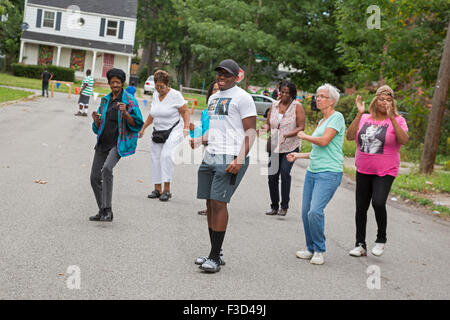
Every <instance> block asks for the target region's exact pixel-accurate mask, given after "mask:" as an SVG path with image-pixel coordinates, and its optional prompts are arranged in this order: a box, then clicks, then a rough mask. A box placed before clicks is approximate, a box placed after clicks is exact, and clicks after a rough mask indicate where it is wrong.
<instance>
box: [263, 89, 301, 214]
mask: <svg viewBox="0 0 450 320" xmlns="http://www.w3.org/2000/svg"><path fill="white" fill-rule="evenodd" d="M280 95H281V97H280V100H278V101H276V102H274V103H273V105H272V106H271V108H270V110H269V113H268V115H267V121H266V124H265V125H264V126H263V127H262V130H261V129H260V130H259V132H260V133H261V132H264V131H270V137H271V139H270V140H271V148H270V150H268V151H269V158H270V161H269V191H270V199H271V201H272V204H271V210H270V211H268V212H266V215H277V214H278V215H280V216H285V215H286V214H287V210H288V208H289V194H290V191H291V169H292V165H293V163H292V162H289V161H288V160H287V159H286V155H287V154H289V153H291V152H298V151H299V148H300V146H301V140H300V139H299V138H298V137H297V133H298V132H300V131H302V130H304V128H305V111H304V110H303V107H302V104H301V103H300V102H297V101H296V97H297V88H296V86H295V84H294V83H292V82H289V81H285V82H282V83H281V84H280ZM280 175H281V209H280V192H279V181H280Z"/></svg>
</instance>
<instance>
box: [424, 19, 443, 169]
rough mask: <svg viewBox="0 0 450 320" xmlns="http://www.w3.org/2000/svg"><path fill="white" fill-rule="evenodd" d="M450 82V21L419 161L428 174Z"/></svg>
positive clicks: (437, 141)
mask: <svg viewBox="0 0 450 320" xmlns="http://www.w3.org/2000/svg"><path fill="white" fill-rule="evenodd" d="M449 83H450V22H449V24H448V26H447V37H446V39H445V46H444V52H443V54H442V59H441V64H440V67H439V74H438V78H437V82H436V89H435V92H434V95H433V102H432V107H431V112H430V115H429V118H428V126H427V132H426V135H425V143H424V148H423V152H422V159H421V161H420V172H421V173H427V174H430V173H432V172H433V166H434V162H435V160H436V153H437V149H438V143H439V136H440V134H441V126H442V119H443V118H444V112H445V110H446V108H447V107H448V101H447V97H448V89H449Z"/></svg>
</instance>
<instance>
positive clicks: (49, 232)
mask: <svg viewBox="0 0 450 320" xmlns="http://www.w3.org/2000/svg"><path fill="white" fill-rule="evenodd" d="M76 101H77V97H72V98H71V99H68V98H67V95H64V94H56V95H55V98H53V99H52V98H50V99H47V98H37V99H36V100H34V101H25V102H20V103H16V104H11V105H8V106H3V107H1V108H0V128H1V134H0V137H1V138H0V150H1V152H0V219H1V222H0V299H269V300H271V299H449V298H450V292H449V288H450V270H449V264H450V251H449V250H448V248H450V224H449V223H448V222H445V221H441V220H439V218H437V217H433V216H431V215H427V214H425V213H424V212H422V211H421V210H420V209H416V208H413V207H409V206H406V205H403V204H401V203H398V202H397V203H395V202H392V201H389V206H388V243H387V249H386V252H385V254H384V255H383V256H382V257H380V258H377V257H374V256H372V255H369V256H368V257H365V258H353V257H350V256H349V255H348V251H349V250H350V249H352V248H353V244H354V234H355V226H354V210H355V203H354V184H353V182H351V181H347V180H345V179H344V180H343V182H342V184H341V186H340V187H339V189H338V191H337V193H336V194H335V196H334V198H333V199H332V201H331V203H330V204H329V205H328V207H327V209H326V236H327V253H326V255H325V264H324V265H322V266H314V265H311V264H309V263H308V262H307V261H302V260H300V259H297V258H296V256H295V252H296V251H297V250H300V249H302V248H304V243H305V240H304V235H303V225H302V222H301V214H300V208H301V193H302V185H303V179H304V174H305V169H304V168H305V166H306V162H303V163H302V162H297V163H296V165H295V166H294V168H293V170H292V176H293V181H292V190H291V208H290V209H289V212H288V214H287V216H286V217H285V218H282V217H271V216H266V215H264V212H265V211H266V210H267V209H268V208H269V192H268V186H267V177H266V176H264V175H263V174H261V169H262V168H263V167H264V165H261V164H252V165H251V166H250V167H249V169H248V171H247V173H246V176H245V177H244V180H243V182H242V183H241V185H240V186H239V189H238V191H237V193H236V194H235V196H234V197H233V199H232V202H231V204H230V205H229V212H230V220H229V225H228V231H227V233H226V236H225V242H224V247H223V249H224V254H225V260H226V262H227V265H226V266H224V267H223V268H222V270H221V271H220V272H219V273H217V274H205V273H203V272H202V271H201V270H199V269H198V267H197V266H196V265H194V263H193V262H194V259H195V258H196V257H197V256H199V255H204V254H207V253H208V252H209V249H210V247H209V237H208V230H207V224H206V218H205V217H204V216H199V215H198V214H197V210H200V209H203V207H204V203H203V202H202V201H200V200H197V199H196V188H197V178H196V175H197V168H198V165H199V162H198V159H201V155H200V154H199V152H201V149H198V150H197V151H196V156H195V157H194V158H196V160H197V163H194V164H189V161H184V163H180V164H177V166H176V169H175V178H174V182H173V184H172V193H173V198H172V199H171V200H170V201H169V202H168V203H163V202H160V201H158V200H150V199H147V194H148V193H150V192H151V191H152V185H151V172H150V154H149V145H150V144H149V139H150V134H149V133H147V134H146V136H145V137H144V138H143V139H141V140H140V142H139V146H138V149H137V152H136V154H135V155H134V156H131V157H128V158H124V159H121V160H120V161H119V163H118V165H117V167H116V168H115V170H114V175H115V180H114V194H113V211H114V222H112V223H99V222H90V221H89V220H88V217H89V216H91V215H93V214H95V213H96V212H97V208H96V203H95V200H94V195H93V193H92V190H91V186H90V181H89V174H90V167H91V162H92V159H93V155H94V150H93V147H94V144H95V139H96V138H95V135H94V134H93V133H92V131H91V128H90V126H91V118H90V117H87V118H82V117H75V116H74V113H75V111H76V109H77V106H76ZM92 110H93V109H92V108H91V109H90V111H92ZM141 110H142V112H143V114H144V117H146V116H147V114H148V107H147V108H144V107H143V104H142V106H141ZM194 118H195V119H198V118H199V113H198V112H197V111H196V113H195V114H194ZM149 129H150V128H149ZM148 132H150V130H148ZM184 145H185V147H187V145H188V142H187V141H185V142H184ZM262 146H264V142H261V144H260V147H261V148H262ZM185 150H189V149H188V148H186V149H185ZM261 150H262V149H261ZM261 154H264V153H263V152H262V153H261ZM188 156H189V155H188ZM185 160H186V159H185ZM38 179H41V180H45V181H46V182H47V183H46V184H38V183H35V181H36V180H38ZM367 235H368V238H367V241H368V244H369V246H370V247H371V246H372V244H373V241H374V240H375V235H376V223H375V218H374V215H373V211H372V209H371V211H370V214H369V218H368V228H367ZM69 266H76V267H72V269H70V268H69ZM73 268H74V269H73ZM368 268H369V271H372V270H377V272H378V271H379V274H380V282H379V286H378V288H377V286H376V284H377V282H376V281H374V282H371V281H370V279H372V278H370V277H376V273H374V274H368V273H367V271H368ZM73 270H77V271H76V272H74V271H73ZM76 275H79V278H77V279H79V282H77V281H75V280H74V281H73V279H75V276H76ZM368 279H369V284H370V283H372V284H375V288H374V289H373V286H370V285H369V286H368V285H367V282H368ZM68 283H69V285H68ZM77 284H79V289H76V285H77ZM73 286H75V289H73ZM370 287H371V288H372V289H370ZM71 288H72V289H71Z"/></svg>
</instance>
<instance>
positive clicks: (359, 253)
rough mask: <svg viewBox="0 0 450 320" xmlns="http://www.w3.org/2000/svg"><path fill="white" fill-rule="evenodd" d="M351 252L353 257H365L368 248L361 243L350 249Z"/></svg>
mask: <svg viewBox="0 0 450 320" xmlns="http://www.w3.org/2000/svg"><path fill="white" fill-rule="evenodd" d="M349 254H350V255H351V256H353V257H365V256H367V250H366V249H364V248H363V246H361V245H359V246H357V247H356V248H355V249H353V250H350V252H349Z"/></svg>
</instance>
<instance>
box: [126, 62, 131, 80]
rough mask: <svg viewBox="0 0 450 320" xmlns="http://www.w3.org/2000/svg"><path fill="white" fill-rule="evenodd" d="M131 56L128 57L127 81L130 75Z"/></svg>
mask: <svg viewBox="0 0 450 320" xmlns="http://www.w3.org/2000/svg"><path fill="white" fill-rule="evenodd" d="M130 69H131V56H128V68H127V76H128V81H130V75H131V71H130Z"/></svg>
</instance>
